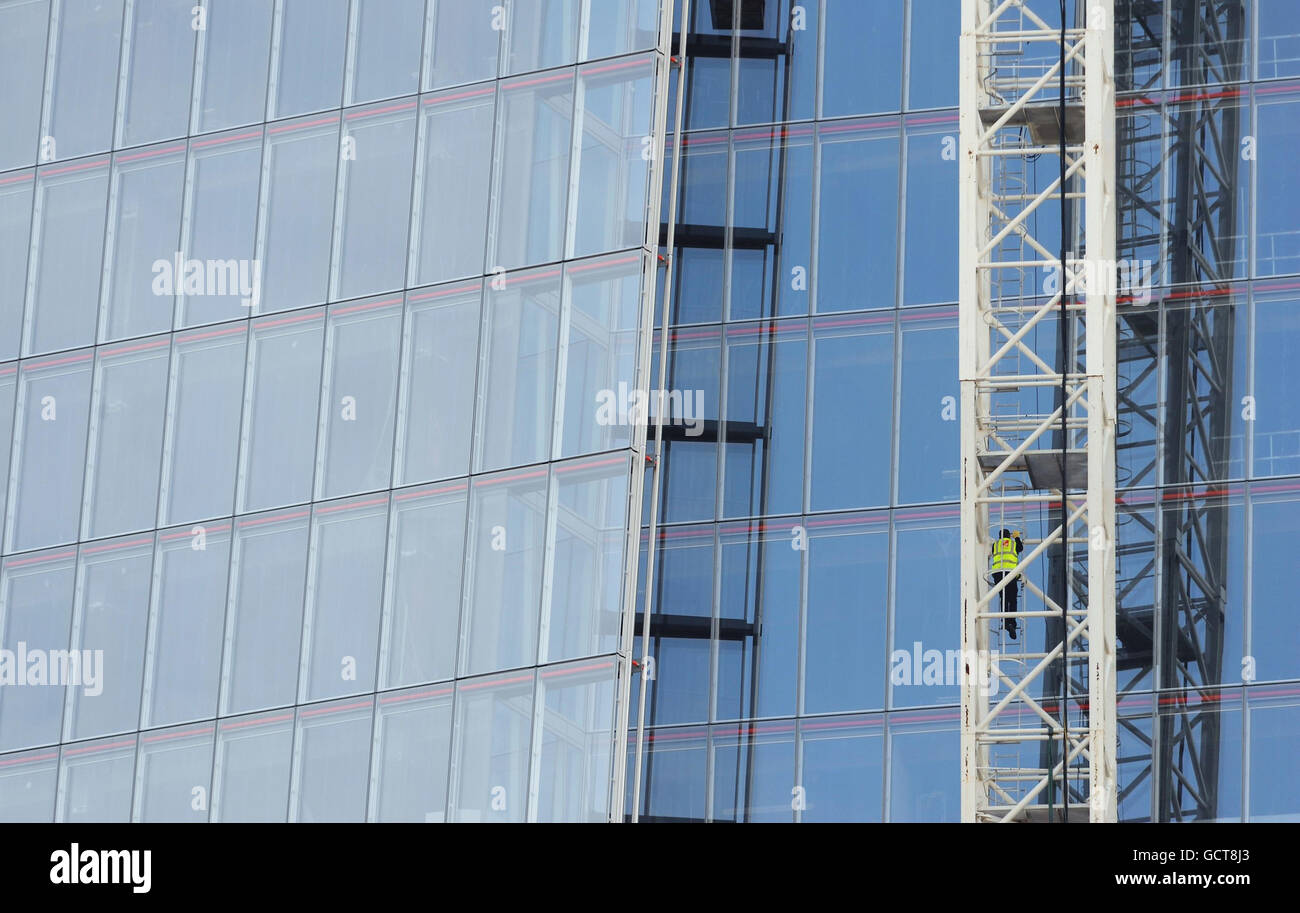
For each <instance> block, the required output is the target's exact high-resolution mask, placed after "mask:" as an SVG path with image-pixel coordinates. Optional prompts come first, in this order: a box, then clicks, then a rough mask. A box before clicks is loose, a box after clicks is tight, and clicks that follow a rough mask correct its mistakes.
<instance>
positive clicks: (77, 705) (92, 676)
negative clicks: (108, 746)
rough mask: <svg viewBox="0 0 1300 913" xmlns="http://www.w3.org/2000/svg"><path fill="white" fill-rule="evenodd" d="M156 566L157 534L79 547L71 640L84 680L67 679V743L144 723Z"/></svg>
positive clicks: (65, 732)
mask: <svg viewBox="0 0 1300 913" xmlns="http://www.w3.org/2000/svg"><path fill="white" fill-rule="evenodd" d="M152 561H153V536H152V535H144V536H134V537H127V538H124V539H115V540H112V541H109V542H98V543H95V544H93V545H84V546H82V548H81V557H80V560H79V563H78V567H77V598H76V605H75V609H74V612H73V616H72V639H71V642H72V649H73V650H79V651H80V654H79V659H80V666H81V675H80V684H79V685H78V684H75V682H76V681H77V680H76V678H75V677H74V678H69V679H65V681H68V683H69V687H68V688H67V709H66V711H65V713H64V721H63V737H64V740H65V741H70V740H72V739H84V738H91V737H94V736H100V735H108V734H109V733H113V732H128V731H132V730H134V729H135V728H136V725H137V724H138V723H139V720H140V674H141V670H142V668H143V666H144V639H145V626H146V624H147V621H148V618H149V582H150V573H151V569H152ZM74 655H78V654H74ZM70 662H71V660H70Z"/></svg>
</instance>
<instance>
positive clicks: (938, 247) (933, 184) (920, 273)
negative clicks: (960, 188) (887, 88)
mask: <svg viewBox="0 0 1300 913" xmlns="http://www.w3.org/2000/svg"><path fill="white" fill-rule="evenodd" d="M956 130H957V121H956V118H954V119H953V121H952V123H950V124H946V125H945V128H944V129H926V130H925V131H917V130H909V131H908V134H907V212H906V215H905V217H904V218H905V219H906V223H907V231H906V237H905V239H904V244H903V250H904V252H905V254H904V258H903V304H929V303H939V302H944V301H956V300H957V260H958V256H957V228H956V225H955V224H954V222H953V218H952V211H953V200H955V199H957V170H958V169H957V161H956V153H955V151H954V152H953V154H952V156H951V157H947V155H946V151H945V150H946V149H947V148H948V147H947V144H948V143H949V142H955V138H956ZM1026 259H1029V255H1028V254H1027V255H1026Z"/></svg>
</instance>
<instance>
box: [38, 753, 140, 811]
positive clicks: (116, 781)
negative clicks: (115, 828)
mask: <svg viewBox="0 0 1300 913" xmlns="http://www.w3.org/2000/svg"><path fill="white" fill-rule="evenodd" d="M61 755H62V757H61V759H60V763H59V796H58V803H57V807H58V814H57V815H56V817H55V819H54V820H55V821H56V822H61V823H63V822H66V823H74V822H75V823H87V822H112V823H119V822H120V823H125V822H127V821H130V820H131V783H132V781H133V780H134V779H135V778H134V772H135V736H133V735H132V736H128V737H126V738H124V739H123V738H119V739H105V740H103V741H102V742H91V743H89V744H85V745H65V746H64V747H63V750H62V752H61Z"/></svg>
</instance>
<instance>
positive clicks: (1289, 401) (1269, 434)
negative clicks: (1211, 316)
mask: <svg viewBox="0 0 1300 913" xmlns="http://www.w3.org/2000/svg"><path fill="white" fill-rule="evenodd" d="M1243 316H1244V314H1241V315H1240V316H1238V317H1237V319H1238V320H1241V319H1242V317H1243ZM1254 330H1255V332H1254V340H1253V348H1254V355H1255V377H1254V386H1253V388H1252V389H1250V390H1247V391H1243V392H1245V393H1251V394H1253V395H1254V396H1255V397H1256V402H1257V403H1258V406H1259V408H1258V410H1257V411H1256V412H1254V414H1253V415H1252V418H1253V419H1254V421H1252V422H1251V431H1252V433H1253V436H1254V445H1255V446H1254V455H1255V459H1254V471H1253V473H1252V475H1253V476H1255V477H1259V476H1280V475H1292V474H1295V473H1300V402H1297V401H1296V398H1295V397H1294V396H1293V395H1291V394H1290V392H1289V391H1292V390H1295V389H1297V386H1298V385H1300V362H1297V360H1296V353H1297V352H1300V301H1298V300H1297V299H1296V298H1295V297H1293V296H1291V295H1273V296H1259V297H1257V298H1256V300H1255V327H1254ZM1242 354H1243V355H1244V352H1243V353H1242ZM1284 391H1286V392H1284ZM1228 411H1229V414H1231V412H1232V411H1234V410H1228Z"/></svg>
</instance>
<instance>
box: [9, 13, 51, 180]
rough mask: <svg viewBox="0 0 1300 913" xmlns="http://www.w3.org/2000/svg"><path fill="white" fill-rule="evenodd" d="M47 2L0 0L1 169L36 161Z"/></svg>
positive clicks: (43, 69) (46, 25) (17, 166)
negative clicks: (3, 127)
mask: <svg viewBox="0 0 1300 913" xmlns="http://www.w3.org/2000/svg"><path fill="white" fill-rule="evenodd" d="M49 19H50V3H49V0H0V86H4V87H5V91H4V92H3V93H0V123H3V124H5V127H6V129H5V131H4V132H3V133H0V171H7V170H9V169H10V168H21V167H23V166H24V165H31V164H33V163H34V162H35V161H36V146H37V143H38V136H39V134H40V130H41V89H42V84H43V82H44V77H45V36H46V32H47V31H48V30H49V28H48V26H49Z"/></svg>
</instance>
